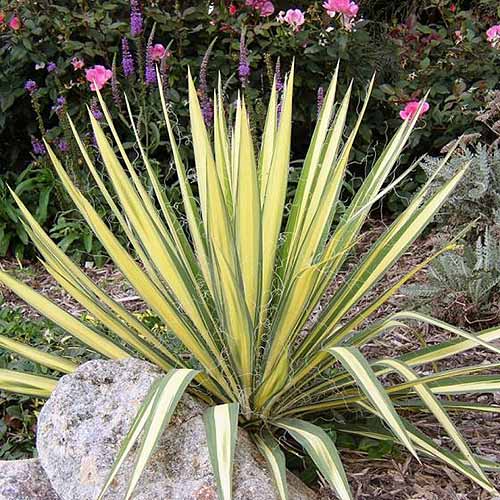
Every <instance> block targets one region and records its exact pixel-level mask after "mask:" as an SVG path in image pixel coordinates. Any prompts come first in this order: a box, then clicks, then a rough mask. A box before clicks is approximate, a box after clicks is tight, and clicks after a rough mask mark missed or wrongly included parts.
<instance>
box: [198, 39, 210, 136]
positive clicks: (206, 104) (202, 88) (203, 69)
mask: <svg viewBox="0 0 500 500" xmlns="http://www.w3.org/2000/svg"><path fill="white" fill-rule="evenodd" d="M211 53H212V45H210V46H209V47H208V49H207V51H206V52H205V55H204V56H203V60H202V61H201V66H200V85H199V89H198V90H199V94H200V101H201V112H202V114H203V119H204V121H205V125H206V126H207V127H210V126H211V125H212V120H213V118H214V110H213V106H212V102H211V101H210V97H209V95H208V82H207V72H208V61H209V59H210V54H211Z"/></svg>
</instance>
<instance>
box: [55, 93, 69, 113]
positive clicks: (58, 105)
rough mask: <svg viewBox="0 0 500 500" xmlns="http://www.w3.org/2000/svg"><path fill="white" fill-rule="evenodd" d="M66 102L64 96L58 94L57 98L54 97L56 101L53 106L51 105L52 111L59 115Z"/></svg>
mask: <svg viewBox="0 0 500 500" xmlns="http://www.w3.org/2000/svg"><path fill="white" fill-rule="evenodd" d="M65 104H66V98H65V97H64V96H59V97H58V98H57V99H56V103H55V104H54V106H52V111H54V113H55V114H56V115H57V116H60V115H61V113H62V112H63V110H64V105H65Z"/></svg>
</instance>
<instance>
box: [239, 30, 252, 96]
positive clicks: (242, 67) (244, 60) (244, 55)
mask: <svg viewBox="0 0 500 500" xmlns="http://www.w3.org/2000/svg"><path fill="white" fill-rule="evenodd" d="M238 76H239V77H240V82H241V86H242V87H243V88H245V87H246V86H247V85H248V83H249V80H250V62H249V61H248V48H247V46H246V39H245V31H244V30H243V31H242V32H241V36H240V62H239V65H238Z"/></svg>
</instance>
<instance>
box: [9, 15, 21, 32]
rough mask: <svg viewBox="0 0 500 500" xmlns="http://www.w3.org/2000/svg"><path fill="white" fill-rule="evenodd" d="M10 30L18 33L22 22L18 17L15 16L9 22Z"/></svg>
mask: <svg viewBox="0 0 500 500" xmlns="http://www.w3.org/2000/svg"><path fill="white" fill-rule="evenodd" d="M9 28H10V29H13V30H14V31H17V30H18V29H20V28H21V20H20V19H19V18H18V17H17V16H14V17H13V18H12V19H11V20H10V21H9Z"/></svg>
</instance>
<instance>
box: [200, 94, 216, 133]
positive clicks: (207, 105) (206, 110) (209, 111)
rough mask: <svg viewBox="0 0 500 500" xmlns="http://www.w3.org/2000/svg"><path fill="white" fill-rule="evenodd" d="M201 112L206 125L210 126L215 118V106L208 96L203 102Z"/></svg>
mask: <svg viewBox="0 0 500 500" xmlns="http://www.w3.org/2000/svg"><path fill="white" fill-rule="evenodd" d="M201 114H202V116H203V121H204V122H205V125H206V126H207V127H210V126H211V125H212V121H213V119H214V108H213V106H212V101H211V100H210V99H209V98H208V97H207V99H205V100H204V101H203V102H202V104H201Z"/></svg>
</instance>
